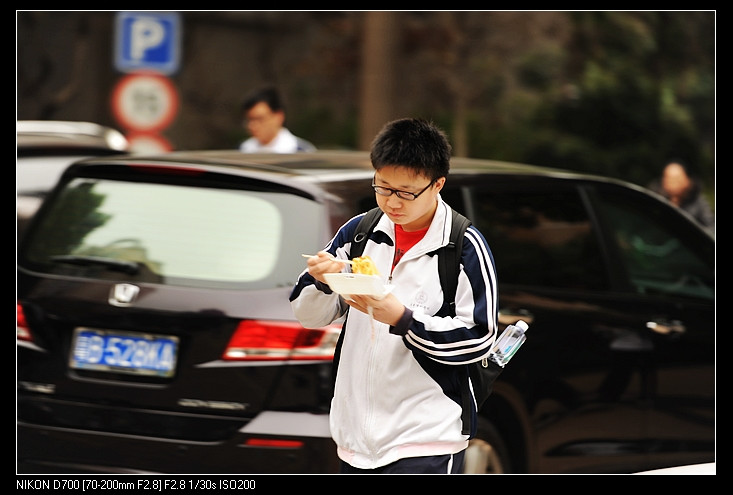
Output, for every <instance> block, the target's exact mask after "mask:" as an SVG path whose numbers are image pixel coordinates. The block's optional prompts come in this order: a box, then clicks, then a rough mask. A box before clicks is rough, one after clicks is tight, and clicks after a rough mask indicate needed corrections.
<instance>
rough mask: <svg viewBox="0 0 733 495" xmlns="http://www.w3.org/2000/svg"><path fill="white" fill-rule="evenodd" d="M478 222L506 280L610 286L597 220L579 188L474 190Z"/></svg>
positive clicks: (541, 284) (560, 285)
mask: <svg viewBox="0 0 733 495" xmlns="http://www.w3.org/2000/svg"><path fill="white" fill-rule="evenodd" d="M471 196H472V198H473V199H472V203H473V212H472V216H473V217H474V218H472V220H473V222H474V224H475V225H476V226H477V227H478V228H479V229H480V230H481V232H483V234H484V236H485V237H486V239H487V240H488V242H489V245H490V246H491V250H492V252H493V254H494V257H495V259H496V260H497V266H498V269H499V277H500V279H501V280H502V282H503V283H507V284H519V285H531V286H533V287H548V288H565V289H604V288H606V287H607V285H608V284H607V278H606V276H605V274H604V270H603V263H602V257H601V253H600V250H599V248H598V243H597V242H596V240H595V239H596V237H595V235H594V232H593V228H592V223H591V221H590V219H589V218H588V215H587V214H586V209H585V208H584V206H583V203H582V201H581V198H580V196H579V194H578V193H577V192H576V189H575V188H568V189H565V190H549V191H548V190H538V191H521V192H518V191H512V190H509V189H507V190H501V191H497V190H494V188H488V187H483V186H476V187H475V188H473V190H472V194H471Z"/></svg>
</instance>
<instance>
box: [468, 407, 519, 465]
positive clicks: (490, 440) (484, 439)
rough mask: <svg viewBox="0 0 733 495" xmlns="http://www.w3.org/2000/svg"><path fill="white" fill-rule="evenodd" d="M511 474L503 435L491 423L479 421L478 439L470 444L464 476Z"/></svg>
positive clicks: (474, 439) (481, 419)
mask: <svg viewBox="0 0 733 495" xmlns="http://www.w3.org/2000/svg"><path fill="white" fill-rule="evenodd" d="M510 472H511V461H510V459H509V451H508V450H507V448H506V444H505V443H504V440H503V439H502V438H501V435H500V434H499V432H498V431H497V429H496V428H495V427H494V425H493V424H491V423H490V422H489V421H486V420H484V419H483V418H480V419H479V429H478V433H477V434H476V437H475V438H473V439H472V440H471V441H470V442H469V443H468V448H467V449H466V456H465V459H464V467H463V473H464V474H505V473H510Z"/></svg>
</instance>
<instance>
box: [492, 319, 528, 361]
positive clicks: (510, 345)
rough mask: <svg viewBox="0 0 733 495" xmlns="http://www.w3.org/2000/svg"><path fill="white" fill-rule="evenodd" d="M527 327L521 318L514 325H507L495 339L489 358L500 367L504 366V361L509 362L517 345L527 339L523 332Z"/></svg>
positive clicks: (519, 345) (517, 347)
mask: <svg viewBox="0 0 733 495" xmlns="http://www.w3.org/2000/svg"><path fill="white" fill-rule="evenodd" d="M528 328H529V325H527V323H526V322H524V321H522V320H519V321H517V322H516V323H515V324H514V325H509V326H507V327H506V328H505V329H504V332H503V333H502V334H501V335H499V338H498V339H496V342H494V347H493V348H492V349H491V353H490V354H489V359H491V360H492V361H494V362H495V363H496V364H498V365H499V366H501V367H502V368H503V367H504V366H506V363H508V362H509V360H510V359H511V358H512V356H514V354H515V353H516V352H517V350H518V349H519V347H521V345H522V344H524V341H525V340H527V335H526V334H525V332H526V331H527V329H528Z"/></svg>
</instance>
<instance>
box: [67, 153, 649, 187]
mask: <svg viewBox="0 0 733 495" xmlns="http://www.w3.org/2000/svg"><path fill="white" fill-rule="evenodd" d="M105 163H109V164H117V165H120V164H136V165H150V166H161V167H169V166H170V167H184V168H197V169H205V170H209V171H217V170H218V171H220V172H225V173H232V174H235V175H256V176H260V177H262V178H269V179H272V180H277V181H278V182H282V181H287V180H288V179H295V180H296V181H298V182H312V183H318V182H334V181H339V180H355V179H363V178H365V177H370V176H371V175H373V174H374V168H373V167H372V164H371V160H370V157H369V153H368V152H365V151H351V150H319V151H314V152H307V153H303V152H301V153H290V154H288V153H262V154H260V153H242V152H240V151H238V150H187V151H172V152H167V153H158V154H150V155H143V154H136V155H121V156H112V157H94V158H89V159H85V160H83V161H81V162H78V164H79V165H80V166H84V165H86V164H105ZM472 174H484V175H486V174H488V175H493V176H496V177H500V176H504V177H508V176H520V175H527V176H540V177H544V178H555V179H569V180H575V181H589V182H596V183H597V182H605V183H616V184H620V185H623V186H625V187H631V188H634V189H639V190H644V191H645V192H647V193H648V192H649V191H647V190H646V189H645V188H643V187H641V186H638V185H635V184H632V183H629V182H626V181H623V180H619V179H614V178H609V177H603V176H597V175H592V174H586V173H580V172H574V171H569V170H563V169H558V168H550V167H540V166H535V165H528V164H524V163H515V162H506V161H498V160H488V159H478V158H463V157H453V158H451V169H450V175H449V177H455V176H461V175H463V176H470V175H472Z"/></svg>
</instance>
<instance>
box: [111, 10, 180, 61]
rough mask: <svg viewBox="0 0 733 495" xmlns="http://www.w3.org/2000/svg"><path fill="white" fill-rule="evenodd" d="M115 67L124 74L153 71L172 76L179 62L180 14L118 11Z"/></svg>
mask: <svg viewBox="0 0 733 495" xmlns="http://www.w3.org/2000/svg"><path fill="white" fill-rule="evenodd" d="M115 30H116V35H115V67H116V68H117V70H119V71H121V72H135V71H139V70H152V71H156V72H159V73H161V74H165V75H169V74H172V73H174V72H176V71H177V70H178V66H179V63H180V53H179V52H180V39H181V28H180V18H179V15H178V13H177V12H118V13H117V19H116V22H115Z"/></svg>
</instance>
